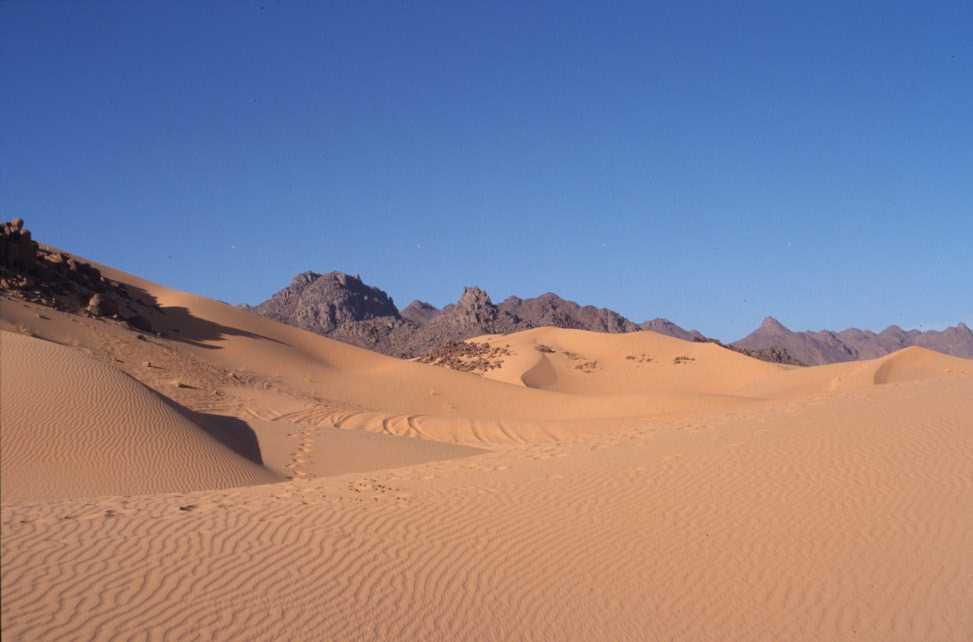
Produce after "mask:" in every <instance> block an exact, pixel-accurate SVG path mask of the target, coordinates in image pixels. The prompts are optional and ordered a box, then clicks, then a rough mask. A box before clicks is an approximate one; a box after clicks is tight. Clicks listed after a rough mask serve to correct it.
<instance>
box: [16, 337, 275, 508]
mask: <svg viewBox="0 0 973 642" xmlns="http://www.w3.org/2000/svg"><path fill="white" fill-rule="evenodd" d="M0 368H2V379H0V402H2V406H0V419H2V421H0V424H2V428H0V441H2V451H3V459H2V475H3V500H4V501H5V502H6V501H16V500H23V499H43V498H61V497H78V496H87V495H109V494H139V493H159V492H175V491H188V490H198V489H208V488H228V487H232V486H244V485H251V484H258V483H264V482H270V481H276V480H278V479H280V478H279V477H277V476H276V475H273V474H271V473H270V472H269V471H267V470H266V469H264V468H262V467H260V466H258V465H257V464H255V463H253V462H250V461H247V460H246V459H244V458H243V457H241V456H239V455H237V454H236V453H234V452H232V451H231V450H229V449H228V448H226V447H225V446H223V445H222V444H220V443H219V442H218V441H216V440H215V439H213V438H212V437H210V436H209V435H208V434H206V432H205V431H204V430H203V429H202V428H201V427H200V426H198V425H196V424H194V423H193V422H192V421H190V420H189V419H188V418H187V417H186V413H185V412H182V411H180V410H179V409H177V408H176V407H175V406H174V405H173V404H172V403H171V402H169V401H168V400H166V399H164V398H163V397H161V396H160V395H158V394H157V393H155V392H154V391H152V390H150V389H148V388H146V387H145V386H143V385H142V384H141V383H139V382H138V381H135V380H134V379H132V378H131V377H129V376H128V375H126V374H124V373H122V372H120V371H119V370H117V369H115V368H113V367H111V366H109V365H107V364H103V363H100V362H98V361H96V360H95V359H93V358H91V357H88V356H87V355H84V354H83V353H81V352H79V351H78V350H75V349H71V348H66V347H63V346H59V345H56V344H54V343H50V342H47V341H40V340H38V339H32V338H29V337H24V336H21V335H17V334H12V333H9V332H0Z"/></svg>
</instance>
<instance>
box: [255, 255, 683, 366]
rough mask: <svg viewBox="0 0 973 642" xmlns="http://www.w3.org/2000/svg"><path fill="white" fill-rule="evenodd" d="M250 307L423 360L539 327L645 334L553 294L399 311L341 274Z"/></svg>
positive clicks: (671, 328) (656, 325) (297, 281)
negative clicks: (465, 343)
mask: <svg viewBox="0 0 973 642" xmlns="http://www.w3.org/2000/svg"><path fill="white" fill-rule="evenodd" d="M248 307H249V306H248ZM250 309H252V310H253V311H255V312H257V313H259V314H262V315H264V316H266V317H269V318H271V319H276V320H277V321H282V322H284V323H289V324H291V325H295V326H298V327H300V328H304V329H305V330H310V331H312V332H316V333H318V334H323V335H325V336H328V337H331V338H333V339H338V340H339V341H345V342H347V343H352V344H355V345H358V346H362V347H365V348H369V349H372V350H376V351H378V352H383V353H385V354H390V355H394V356H399V357H416V356H420V355H423V354H426V353H428V352H429V351H431V350H433V349H435V348H438V347H439V346H441V345H442V344H444V343H447V342H450V341H462V340H464V339H469V338H470V337H475V336H479V335H483V334H505V333H509V332H516V331H518V330H526V329H529V328H536V327H541V326H557V327H560V328H577V329H581V330H594V331H597V332H637V331H639V330H641V329H643V328H642V327H641V326H640V325H638V324H636V323H633V322H632V321H629V320H628V319H626V318H625V317H623V316H622V315H620V314H618V313H617V312H614V311H612V310H608V309H605V308H596V307H594V306H590V305H586V306H582V305H578V304H577V303H575V302H573V301H567V300H565V299H562V298H561V297H559V296H558V295H556V294H554V293H551V292H548V293H546V294H542V295H540V296H537V297H533V298H529V299H522V298H520V297H515V296H512V297H508V298H506V299H504V300H503V301H501V302H500V303H499V304H495V303H493V301H492V300H491V299H490V296H489V295H488V294H487V293H486V292H484V291H483V290H481V289H480V288H476V287H468V288H465V289H464V290H463V294H462V296H460V298H459V300H458V301H456V303H453V304H450V305H447V306H445V307H444V308H443V309H441V310H440V309H439V308H437V307H435V306H434V305H431V304H429V303H426V302H424V301H413V302H412V303H410V304H409V305H408V306H406V307H405V308H403V309H402V310H399V309H398V308H396V306H395V304H394V303H393V301H392V298H391V297H389V295H388V294H386V293H385V292H383V291H382V290H380V289H378V288H376V287H373V286H370V285H367V284H365V283H364V282H362V280H361V278H360V277H358V276H351V275H348V274H344V273H342V272H329V273H327V274H318V273H316V272H303V273H301V274H298V275H297V276H295V277H294V279H293V280H292V281H291V283H290V284H289V285H288V286H287V287H285V288H284V289H282V290H280V291H278V292H277V293H275V294H274V295H273V296H272V297H270V298H269V299H268V300H266V301H264V302H263V303H261V304H259V305H256V306H253V307H252V308H250ZM647 323H648V324H649V325H650V326H651V329H656V330H657V331H660V332H664V333H665V334H672V335H673V336H679V337H680V338H692V337H694V336H699V337H702V335H701V334H700V333H699V332H697V331H695V330H694V331H692V332H690V331H687V330H684V329H682V328H680V327H679V326H677V325H676V324H674V323H671V322H669V321H666V320H664V319H655V320H653V321H649V322H647Z"/></svg>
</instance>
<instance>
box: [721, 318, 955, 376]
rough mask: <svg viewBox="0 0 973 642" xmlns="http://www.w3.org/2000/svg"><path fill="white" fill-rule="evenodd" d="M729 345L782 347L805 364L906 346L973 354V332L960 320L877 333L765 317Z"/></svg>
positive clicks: (879, 353)
mask: <svg viewBox="0 0 973 642" xmlns="http://www.w3.org/2000/svg"><path fill="white" fill-rule="evenodd" d="M732 345H733V347H736V348H742V349H744V350H752V351H766V350H773V349H778V350H784V351H786V352H787V353H788V354H789V355H790V356H791V357H793V358H794V359H795V360H797V361H799V362H801V363H803V364H804V365H820V364H825V363H835V362H838V361H855V360H857V359H873V358H875V357H880V356H882V355H884V354H888V353H890V352H895V351H896V350H901V349H902V348H908V347H909V346H921V347H923V348H929V349H930V350H936V351H938V352H944V353H946V354H951V355H954V356H957V357H973V331H970V329H969V327H967V326H966V324H965V323H960V324H958V325H954V326H952V327H949V328H946V329H945V330H925V331H923V330H903V329H902V328H900V327H899V326H896V325H892V326H889V327H887V328H885V329H884V330H882V331H881V332H878V333H875V332H872V331H870V330H859V329H858V328H849V329H847V330H841V331H840V332H832V331H831V330H819V331H816V332H810V331H805V332H794V331H793V330H789V329H788V328H786V327H784V325H783V324H782V323H781V322H780V321H778V320H777V319H775V318H773V317H767V318H766V319H764V321H763V323H761V324H760V327H759V328H757V329H756V330H754V331H753V332H751V333H750V334H748V335H747V336H746V337H744V338H743V339H740V340H739V341H736V342H734V343H733V344H732Z"/></svg>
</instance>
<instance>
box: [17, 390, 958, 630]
mask: <svg viewBox="0 0 973 642" xmlns="http://www.w3.org/2000/svg"><path fill="white" fill-rule="evenodd" d="M971 393H973V388H971V386H970V383H969V382H968V381H966V382H963V381H958V382H950V383H937V384H936V385H926V384H915V385H900V384H888V385H884V386H880V387H876V388H875V389H873V390H871V391H868V392H867V393H862V394H860V395H855V396H852V395H849V396H846V397H838V398H836V399H834V400H832V401H831V402H829V403H827V404H823V403H822V404H807V405H805V406H802V407H800V408H796V409H795V408H791V407H789V408H788V412H785V413H782V412H780V410H781V409H780V408H765V409H763V410H762V411H761V412H762V413H763V414H759V413H756V412H754V413H750V414H748V415H746V416H740V417H736V418H733V419H730V420H727V421H726V422H724V423H723V424H722V425H720V426H719V428H718V429H717V428H713V427H712V426H709V425H706V424H705V423H695V424H688V423H683V424H679V425H662V424H658V425H652V424H646V425H645V426H643V427H641V428H640V429H638V430H633V431H631V432H629V433H626V434H618V435H614V436H613V437H612V438H611V439H607V438H606V439H603V440H589V441H586V442H577V443H572V444H546V445H545V444H540V445H535V446H530V447H525V448H523V449H515V450H506V451H502V452H495V453H490V454H486V455H483V456H480V457H475V458H469V459H464V460H452V461H446V462H437V463H434V464H428V465H422V466H415V467H411V468H407V469H401V470H397V471H383V472H380V473H370V474H363V475H347V476H342V477H333V478H328V479H320V480H314V481H309V482H308V481H302V482H291V483H286V484H278V485H270V486H260V487H254V488H249V489H232V490H224V491H210V492H199V493H192V494H187V495H158V496H151V497H133V498H127V499H122V498H114V499H112V498H106V499H102V500H97V501H94V500H87V501H85V500H74V501H64V502H57V503H48V504H36V505H28V504H21V505H8V506H6V507H5V508H4V511H3V523H2V528H3V542H2V558H3V571H2V581H3V598H4V599H3V634H4V639H6V640H37V639H95V640H107V639H126V640H129V639H131V640H193V639H209V640H269V639H290V640H321V639H333V640H365V639H384V640H403V639H421V640H458V639H468V640H474V639H475V640H501V639H523V640H563V639H578V640H582V639H611V640H717V639H719V640H768V641H769V640H784V639H787V640H851V639H855V640H969V639H970V638H971V637H973V636H971V634H973V610H971V609H969V608H968V607H969V604H970V600H971V597H973V511H971V510H970V507H971V506H973V394H971ZM930 401H933V402H934V403H929V402H930Z"/></svg>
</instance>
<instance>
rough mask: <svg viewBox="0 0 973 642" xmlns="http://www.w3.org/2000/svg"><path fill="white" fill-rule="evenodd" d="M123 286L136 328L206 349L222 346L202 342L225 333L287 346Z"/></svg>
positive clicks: (131, 287)
mask: <svg viewBox="0 0 973 642" xmlns="http://www.w3.org/2000/svg"><path fill="white" fill-rule="evenodd" d="M124 289H125V290H126V291H127V292H128V294H129V297H130V298H129V301H130V302H133V303H135V304H136V308H137V309H138V310H139V315H137V316H138V318H134V319H130V320H129V325H130V326H132V328H133V329H135V330H142V331H144V332H153V333H159V334H161V335H162V336H164V337H165V338H167V339H170V340H173V341H180V342H182V343H188V344H190V345H193V346H195V347H198V348H204V349H207V350H220V349H221V348H220V346H215V345H211V344H208V343H204V342H206V341H222V340H224V338H225V337H228V336H234V337H246V338H248V339H261V340H264V341H272V342H273V343H277V344H280V345H286V344H285V343H284V342H283V341H279V340H277V339H273V338H271V337H268V336H265V335H262V334H258V333H256V332H249V331H247V330H242V329H240V328H234V327H231V326H227V325H223V324H221V323H216V322H215V321H210V320H209V319H203V318H201V317H198V316H195V315H193V314H192V313H191V312H190V311H189V309H188V308H185V307H180V306H160V305H159V303H158V301H157V300H156V298H155V297H154V296H153V295H151V294H149V293H148V292H146V291H145V290H143V289H141V288H139V287H136V286H134V285H130V284H125V285H124ZM227 305H228V304H227Z"/></svg>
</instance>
